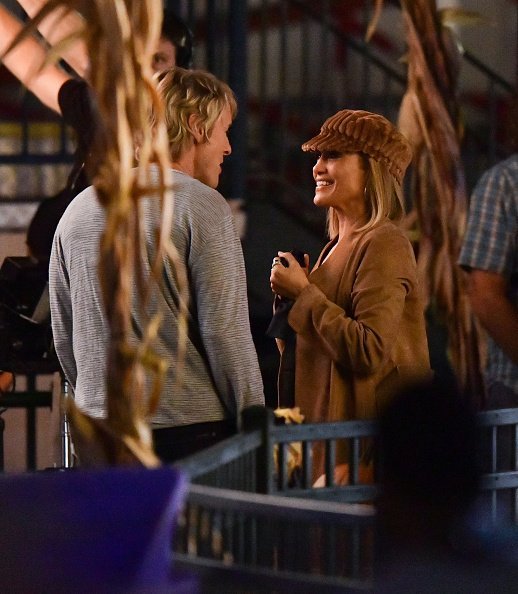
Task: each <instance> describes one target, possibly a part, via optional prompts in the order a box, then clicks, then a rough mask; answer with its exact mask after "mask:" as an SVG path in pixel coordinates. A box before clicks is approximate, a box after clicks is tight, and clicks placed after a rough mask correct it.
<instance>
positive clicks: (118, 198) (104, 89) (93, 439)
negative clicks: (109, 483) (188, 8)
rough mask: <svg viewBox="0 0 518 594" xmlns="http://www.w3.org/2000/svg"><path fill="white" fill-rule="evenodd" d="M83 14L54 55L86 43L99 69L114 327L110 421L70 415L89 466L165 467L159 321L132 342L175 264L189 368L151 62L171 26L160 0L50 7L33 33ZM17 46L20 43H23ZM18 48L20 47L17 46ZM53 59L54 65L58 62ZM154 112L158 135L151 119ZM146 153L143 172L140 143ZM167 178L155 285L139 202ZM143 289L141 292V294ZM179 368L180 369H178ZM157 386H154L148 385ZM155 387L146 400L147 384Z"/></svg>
mask: <svg viewBox="0 0 518 594" xmlns="http://www.w3.org/2000/svg"><path fill="white" fill-rule="evenodd" d="M54 11H61V12H60V13H59V14H67V13H68V12H75V13H76V14H79V15H80V16H81V17H82V19H83V20H84V27H83V28H82V29H80V30H78V31H77V35H71V36H70V37H68V38H67V39H65V40H63V41H62V42H61V43H60V44H57V45H56V46H54V48H53V49H52V56H53V57H54V58H55V57H56V56H57V55H59V53H60V49H63V48H65V47H69V46H70V45H71V44H73V43H74V41H75V40H76V39H77V37H78V36H80V37H81V38H82V39H83V41H84V42H85V43H86V46H87V51H88V56H89V60H90V66H91V67H90V73H91V77H90V81H89V82H90V84H91V86H92V87H93V89H94V91H95V95H96V98H97V101H98V107H99V112H100V115H101V128H102V131H103V134H102V145H100V146H96V151H102V154H101V158H98V155H96V162H98V163H100V166H99V167H98V168H97V173H96V176H95V178H94V186H95V188H96V190H97V194H98V197H99V201H100V202H101V204H102V205H103V206H104V208H105V209H106V228H105V232H104V235H103V237H102V242H101V246H100V253H101V255H100V262H99V276H100V281H101V286H102V290H103V297H104V303H105V311H106V315H107V319H108V323H109V327H110V345H109V352H108V362H107V374H108V377H107V418H106V419H105V420H98V419H93V418H90V417H89V416H87V415H85V414H83V413H82V412H80V411H79V410H78V409H77V408H76V407H75V406H74V402H73V400H71V399H69V400H68V401H67V403H66V409H67V411H68V413H69V415H70V420H71V423H72V428H73V438H74V445H75V448H76V453H77V454H78V456H79V458H80V461H81V464H82V465H83V466H85V465H88V466H91V465H104V464H132V463H133V464H134V463H137V464H143V465H146V466H149V467H152V466H156V465H158V464H159V460H158V458H157V457H156V455H155V454H154V452H153V447H152V440H151V430H150V427H149V424H148V420H149V417H150V415H151V414H152V412H153V411H154V409H155V408H156V405H157V403H158V397H159V394H160V389H161V380H162V378H163V375H164V374H165V370H166V366H167V364H166V363H165V362H164V361H162V360H160V359H159V358H158V357H157V356H156V355H155V353H154V352H153V350H152V348H151V345H152V342H153V339H154V337H155V335H156V333H157V330H158V325H159V323H160V318H159V316H157V317H156V318H154V319H150V320H149V325H148V328H147V331H146V332H145V334H144V337H143V339H142V340H140V342H139V344H137V346H134V343H133V345H132V344H131V343H130V335H131V324H130V321H131V307H132V300H133V299H134V298H135V293H136V295H137V297H136V298H137V300H138V302H139V303H140V305H141V306H142V308H143V310H145V304H146V301H147V298H148V297H149V292H150V291H151V290H152V287H153V283H154V282H157V283H158V282H160V280H159V279H160V276H161V275H160V272H161V267H162V263H163V259H164V257H169V258H170V259H171V260H172V263H173V265H174V268H175V270H176V273H177V277H178V282H179V286H180V291H181V292H182V296H183V298H182V306H183V312H182V313H183V317H182V318H181V321H180V328H179V336H180V338H179V341H180V344H179V349H178V352H179V354H178V359H179V360H180V361H181V359H182V353H183V350H182V349H183V345H184V340H185V330H186V303H187V300H186V287H187V283H186V274H185V271H184V269H183V266H182V265H181V263H180V262H179V261H178V258H177V255H176V250H175V249H174V246H173V244H172V243H171V241H170V232H171V220H172V216H171V208H172V201H171V196H170V195H168V194H169V193H170V190H168V188H170V186H171V179H170V176H171V171H170V168H169V150H168V140H167V133H166V128H165V125H164V124H163V106H162V103H161V99H160V97H159V96H158V95H157V93H156V90H155V84H154V82H153V80H152V76H153V73H152V70H151V57H152V54H153V52H154V51H155V48H156V46H157V43H158V39H159V36H160V30H161V20H162V2H161V1H160V0H48V2H46V4H45V6H44V7H43V8H42V10H41V11H40V12H39V13H38V14H37V15H36V16H35V17H34V19H33V20H32V22H29V24H28V26H27V28H26V30H25V32H24V33H23V34H27V33H29V32H30V31H32V30H33V29H34V28H35V27H36V26H37V25H38V23H39V22H40V21H41V20H42V19H44V18H46V17H47V16H48V15H50V14H53V12H54ZM18 41H19V39H18V40H15V42H14V44H16V43H17V42H18ZM14 44H13V45H14ZM52 56H51V57H52ZM151 112H153V113H154V124H155V125H154V126H153V127H151V126H150V123H149V122H150V114H151ZM137 139H138V142H139V146H140V155H139V165H138V168H137V169H135V162H134V154H135V152H134V151H135V141H136V140H137ZM150 163H155V164H156V165H157V168H158V171H159V178H160V182H159V188H158V190H157V188H156V187H154V188H153V190H154V191H153V195H158V197H157V199H158V200H160V202H161V206H162V215H163V216H162V225H161V228H160V230H159V231H158V236H157V250H156V253H157V256H156V260H155V263H154V267H153V273H154V277H153V278H152V279H148V280H145V279H144V278H143V275H142V271H141V266H140V251H139V249H140V245H141V241H140V227H139V220H138V215H137V213H138V201H139V199H140V198H141V197H142V196H144V195H146V193H148V194H149V190H150V188H149V167H150ZM135 288H136V290H135ZM177 367H178V368H180V367H181V366H180V365H179V364H178V362H177ZM149 376H151V381H150V382H146V381H145V380H146V377H149ZM149 384H150V385H151V390H150V392H151V393H150V394H146V393H145V391H146V385H149Z"/></svg>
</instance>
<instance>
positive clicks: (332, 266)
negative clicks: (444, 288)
mask: <svg viewBox="0 0 518 594" xmlns="http://www.w3.org/2000/svg"><path fill="white" fill-rule="evenodd" d="M335 243H336V241H332V242H330V243H329V244H328V245H327V246H326V247H325V248H324V250H323V251H322V253H321V254H320V257H319V259H318V261H317V263H316V265H315V267H314V268H313V270H312V272H311V274H310V275H309V280H310V285H309V286H307V287H306V288H305V289H304V290H303V291H302V293H301V294H300V295H299V297H298V298H297V300H296V301H295V304H294V305H293V307H292V309H291V311H290V314H289V318H288V321H289V324H290V326H291V327H292V328H293V329H294V330H295V332H296V333H297V344H296V372H295V373H296V375H295V404H296V405H297V406H300V408H301V412H302V413H303V414H304V415H305V418H306V421H307V422H319V421H334V420H348V419H355V418H360V419H364V418H373V417H376V416H378V415H379V413H380V410H381V407H382V406H383V404H384V403H385V402H386V399H387V398H390V396H391V395H392V394H394V393H395V391H397V390H399V389H400V388H401V387H403V386H404V385H405V384H406V383H407V382H409V381H414V380H417V379H422V378H426V377H429V375H430V373H431V372H430V361H429V354H428V344H427V339H426V330H425V319H424V313H423V305H422V302H421V299H420V297H419V291H418V287H417V275H416V263H415V258H414V253H413V250H412V246H411V245H410V242H409V240H408V239H407V237H406V236H405V234H404V232H403V231H402V230H401V229H400V228H398V227H397V226H396V225H395V224H393V223H391V222H384V223H382V224H380V225H379V226H377V227H375V228H373V229H371V230H369V231H366V232H364V233H361V234H359V235H358V236H355V237H354V238H353V239H350V238H347V239H345V240H341V241H340V242H339V243H338V244H337V245H336V248H335V249H334V251H333V253H332V254H330V256H329V257H328V259H327V260H326V261H325V262H324V263H322V260H323V259H324V258H325V255H326V254H327V253H328V252H329V250H330V249H331V248H332V247H333V246H334V245H335ZM281 364H282V362H281Z"/></svg>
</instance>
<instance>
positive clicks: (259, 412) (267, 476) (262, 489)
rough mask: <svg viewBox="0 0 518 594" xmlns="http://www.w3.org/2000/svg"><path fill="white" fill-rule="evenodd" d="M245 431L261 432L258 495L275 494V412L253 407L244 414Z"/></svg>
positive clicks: (257, 470)
mask: <svg viewBox="0 0 518 594" xmlns="http://www.w3.org/2000/svg"><path fill="white" fill-rule="evenodd" d="M242 419H243V431H261V436H262V445H261V447H260V448H259V450H258V451H257V458H256V470H255V471H256V487H257V493H265V494H271V493H273V475H274V468H273V443H272V438H271V428H272V427H273V423H274V415H273V412H272V411H271V410H270V409H269V408H266V407H264V406H251V407H249V408H246V409H245V410H244V411H243V413H242Z"/></svg>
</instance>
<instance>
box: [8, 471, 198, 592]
mask: <svg viewBox="0 0 518 594" xmlns="http://www.w3.org/2000/svg"><path fill="white" fill-rule="evenodd" d="M186 484H187V483H186V480H185V477H184V475H183V474H182V473H181V472H179V471H178V470H175V469H173V468H171V467H167V466H164V467H161V468H159V469H156V470H148V469H142V468H138V469H135V468H130V469H128V468H112V469H107V470H101V471H98V470H96V471H87V470H67V471H63V472H48V473H35V474H27V475H18V476H14V475H13V476H9V475H4V476H2V477H0V510H1V514H2V520H1V525H0V526H1V528H0V588H1V589H2V590H4V591H9V592H24V593H28V592H96V593H98V592H139V593H141V592H166V591H171V588H173V589H174V590H175V591H177V590H176V588H174V585H173V576H172V560H171V559H172V556H171V546H172V536H173V529H174V526H175V523H176V518H177V515H178V511H179V509H180V506H181V504H182V502H183V499H184V496H185V492H186ZM187 582H189V580H187ZM178 585H179V586H180V584H178ZM191 586H192V588H194V582H193V583H192V584H191V585H189V584H188V583H184V584H183V585H182V586H181V591H186V592H187V591H189V592H192V591H195V589H194V590H193V589H190V588H191Z"/></svg>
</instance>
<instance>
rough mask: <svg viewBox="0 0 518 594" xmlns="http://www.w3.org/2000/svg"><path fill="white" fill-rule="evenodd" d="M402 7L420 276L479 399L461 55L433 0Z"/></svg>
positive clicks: (402, 118) (408, 0) (403, 117)
mask: <svg viewBox="0 0 518 594" xmlns="http://www.w3.org/2000/svg"><path fill="white" fill-rule="evenodd" d="M379 3H380V2H379V0H377V4H378V5H379ZM401 9H402V14H403V19H404V22H405V26H406V36H407V46H408V50H407V51H408V53H407V56H406V58H407V63H408V86H407V90H406V93H405V95H404V97H403V100H402V103H401V107H400V113H399V128H400V130H401V131H402V132H403V133H404V134H405V135H406V136H407V138H408V139H409V140H410V142H411V143H412V145H413V148H414V160H413V172H412V199H413V204H414V208H415V211H416V213H417V227H418V257H417V263H418V274H419V279H420V283H421V288H422V292H423V296H424V299H425V303H426V305H427V306H429V307H430V308H431V311H432V312H434V314H435V316H436V317H437V319H438V320H439V322H440V323H442V324H444V326H445V327H446V329H447V333H448V355H449V360H450V362H451V365H452V368H453V370H454V372H455V374H456V376H457V379H458V382H459V384H460V386H461V388H462V389H463V391H464V392H465V393H466V394H469V395H470V397H472V398H473V399H474V401H475V402H474V403H475V404H477V405H479V404H480V402H481V398H482V394H481V390H482V385H483V383H482V376H481V369H480V367H481V366H480V352H481V341H480V334H479V331H478V326H477V324H476V321H475V319H474V317H473V315H472V313H471V309H470V305H469V302H468V297H467V292H466V288H465V285H464V279H463V273H462V271H461V270H460V268H459V267H458V265H457V258H458V254H459V250H460V246H461V242H462V238H463V235H464V230H465V221H466V213H467V194H466V186H465V177H464V169H463V164H462V160H461V153H460V139H461V127H460V119H459V108H458V103H457V94H456V84H457V76H458V71H459V68H460V56H459V53H458V50H457V47H456V44H455V43H454V41H453V38H452V37H451V34H450V30H449V29H448V28H446V27H443V25H442V23H441V20H440V15H439V12H438V11H437V7H436V3H435V0H401ZM412 218H413V219H414V220H415V215H414V213H410V216H409V220H412Z"/></svg>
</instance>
